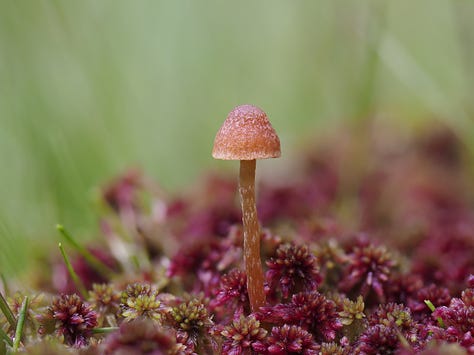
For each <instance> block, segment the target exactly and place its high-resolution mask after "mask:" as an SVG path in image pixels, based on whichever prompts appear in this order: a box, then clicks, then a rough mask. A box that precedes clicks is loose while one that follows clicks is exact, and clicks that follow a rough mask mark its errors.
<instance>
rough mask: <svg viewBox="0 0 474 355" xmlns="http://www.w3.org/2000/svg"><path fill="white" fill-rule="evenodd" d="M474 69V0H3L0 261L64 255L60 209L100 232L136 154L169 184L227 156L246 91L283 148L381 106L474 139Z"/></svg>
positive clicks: (70, 223)
mask: <svg viewBox="0 0 474 355" xmlns="http://www.w3.org/2000/svg"><path fill="white" fill-rule="evenodd" d="M473 66H474V1H471V0H465V1H462V0H459V1H454V0H453V1H441V0H421V1H382V0H375V1H362V0H361V1H350V0H348V1H341V0H328V1H314V0H313V1H291V2H290V1H274V0H272V1H270V0H268V1H239V2H223V1H191V0H188V1H168V2H165V1H118V0H103V1H92V0H91V1H75V2H73V1H40V0H38V1H7V0H2V1H0V163H1V165H0V182H1V183H0V196H1V203H0V272H1V273H4V274H7V275H11V274H13V273H18V272H19V271H21V270H22V269H24V267H25V265H28V260H30V258H31V257H32V255H33V254H34V251H35V249H37V248H36V246H38V245H42V246H44V247H51V248H52V249H51V250H53V251H54V253H56V252H57V251H56V246H55V242H56V241H57V239H58V235H57V232H56V231H55V229H54V225H55V224H56V223H58V222H59V223H63V224H64V225H66V226H67V227H68V228H69V230H71V231H72V232H73V233H74V234H75V235H76V236H78V237H81V238H83V237H88V236H92V235H94V233H95V231H96V228H97V227H96V223H97V216H95V214H94V209H93V208H91V205H92V202H91V201H92V200H93V195H94V193H93V191H94V189H95V188H96V187H97V186H100V185H101V184H102V183H104V181H106V180H107V179H109V178H111V177H113V176H114V175H115V174H117V173H119V172H121V171H122V170H123V169H125V168H126V167H128V166H131V165H134V166H140V167H142V168H143V170H144V171H145V172H147V173H148V174H149V175H151V176H152V177H153V178H155V179H156V180H157V181H159V182H160V183H161V184H162V185H163V186H164V187H165V188H166V189H167V190H169V191H176V190H177V189H178V188H179V187H182V186H185V184H186V183H189V182H191V181H192V180H193V179H195V178H196V177H198V176H199V175H201V174H203V172H204V171H205V170H206V169H208V168H214V169H220V168H223V167H224V166H226V167H227V166H229V167H230V166H231V165H227V164H225V163H219V162H216V161H214V160H213V159H212V158H211V156H210V150H211V145H212V141H213V137H214V134H215V132H216V131H217V129H218V127H219V126H220V124H221V122H222V121H223V120H224V118H225V116H226V114H227V113H228V112H229V111H230V110H231V109H232V108H233V107H234V106H235V105H237V104H241V103H253V104H257V105H259V106H261V107H262V108H263V109H264V110H266V111H267V113H268V114H269V116H270V118H271V120H272V122H273V125H274V126H275V128H276V129H277V130H278V132H279V134H280V137H281V139H282V144H283V148H284V149H285V152H286V151H291V149H292V147H296V146H298V144H300V143H299V142H300V138H301V137H308V136H309V134H310V133H311V132H314V131H316V130H318V129H319V130H321V129H325V128H326V127H327V126H332V125H337V124H341V123H346V122H348V123H351V124H353V123H355V124H357V122H358V120H360V119H364V117H367V115H368V114H377V115H379V116H380V117H381V118H382V119H385V120H392V121H393V122H395V123H397V122H403V124H408V125H410V126H413V125H416V124H417V123H418V122H420V121H423V120H429V119H432V118H433V117H435V118H436V119H442V120H445V121H446V122H448V123H449V124H450V125H452V126H453V127H454V128H455V129H456V130H458V132H461V133H462V134H463V135H464V138H465V139H466V140H468V141H469V142H470V138H471V137H472V136H473V135H472V129H471V117H472V107H473V104H472V102H473V101H474V100H473V98H472V93H473V92H474V68H473ZM279 164H281V163H279ZM230 168H231V169H232V168H234V166H231V167H230ZM235 169H236V167H235Z"/></svg>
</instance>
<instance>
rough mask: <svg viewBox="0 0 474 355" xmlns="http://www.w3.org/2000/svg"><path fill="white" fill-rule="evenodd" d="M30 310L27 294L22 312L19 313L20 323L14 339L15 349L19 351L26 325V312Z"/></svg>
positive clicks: (22, 305)
mask: <svg viewBox="0 0 474 355" xmlns="http://www.w3.org/2000/svg"><path fill="white" fill-rule="evenodd" d="M27 310H28V296H25V299H24V300H23V303H22V304H21V309H20V314H19V315H18V323H17V325H16V330H15V340H14V341H13V351H18V348H19V346H20V342H21V336H22V335H23V326H24V325H25V318H26V312H27Z"/></svg>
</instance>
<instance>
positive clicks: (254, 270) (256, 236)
mask: <svg viewBox="0 0 474 355" xmlns="http://www.w3.org/2000/svg"><path fill="white" fill-rule="evenodd" d="M255 165H256V161H255V160H241V161H240V183H239V191H240V201H241V204H242V223H243V225H244V263H245V271H246V273H247V291H248V294H249V299H250V307H251V309H252V312H256V311H258V310H259V308H260V307H262V306H264V305H265V291H264V288H263V270H262V263H261V260H260V226H259V224H258V217H257V207H256V204H255Z"/></svg>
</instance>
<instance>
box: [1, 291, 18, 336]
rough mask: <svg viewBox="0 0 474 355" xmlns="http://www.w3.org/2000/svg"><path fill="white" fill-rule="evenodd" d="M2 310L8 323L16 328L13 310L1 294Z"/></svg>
mask: <svg viewBox="0 0 474 355" xmlns="http://www.w3.org/2000/svg"><path fill="white" fill-rule="evenodd" d="M0 310H1V311H2V312H3V314H4V315H5V318H7V321H8V323H10V326H11V327H13V328H15V327H16V319H15V316H14V315H13V312H12V310H11V309H10V307H9V306H8V303H7V300H6V299H5V298H4V297H3V295H2V293H1V292H0Z"/></svg>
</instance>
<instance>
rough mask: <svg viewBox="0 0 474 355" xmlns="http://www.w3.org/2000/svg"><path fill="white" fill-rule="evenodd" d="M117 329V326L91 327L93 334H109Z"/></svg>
mask: <svg viewBox="0 0 474 355" xmlns="http://www.w3.org/2000/svg"><path fill="white" fill-rule="evenodd" d="M118 329H119V328H118V327H103V328H95V329H92V333H94V334H109V333H112V332H115V331H116V330H118Z"/></svg>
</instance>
